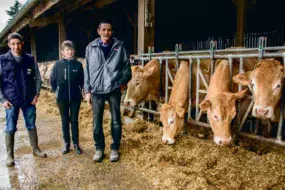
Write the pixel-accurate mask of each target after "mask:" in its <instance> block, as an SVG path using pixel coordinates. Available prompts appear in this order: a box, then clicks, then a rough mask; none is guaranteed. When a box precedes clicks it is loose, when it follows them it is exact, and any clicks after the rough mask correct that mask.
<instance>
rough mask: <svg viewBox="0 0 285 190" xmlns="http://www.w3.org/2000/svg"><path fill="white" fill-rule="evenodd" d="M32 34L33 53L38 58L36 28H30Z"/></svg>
mask: <svg viewBox="0 0 285 190" xmlns="http://www.w3.org/2000/svg"><path fill="white" fill-rule="evenodd" d="M30 36H31V53H32V55H33V56H34V57H35V60H37V44H36V37H35V31H34V29H32V28H30Z"/></svg>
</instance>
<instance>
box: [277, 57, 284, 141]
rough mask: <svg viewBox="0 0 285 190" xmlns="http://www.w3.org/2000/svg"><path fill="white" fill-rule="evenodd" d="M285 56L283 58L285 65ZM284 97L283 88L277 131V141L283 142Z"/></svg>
mask: <svg viewBox="0 0 285 190" xmlns="http://www.w3.org/2000/svg"><path fill="white" fill-rule="evenodd" d="M284 61H285V55H284V57H283V64H285V62H284ZM283 67H284V66H283ZM284 95H285V88H284V86H283V89H282V94H281V101H280V102H281V103H280V118H279V123H278V130H277V141H279V142H281V141H282V125H283V119H284V104H285V102H284Z"/></svg>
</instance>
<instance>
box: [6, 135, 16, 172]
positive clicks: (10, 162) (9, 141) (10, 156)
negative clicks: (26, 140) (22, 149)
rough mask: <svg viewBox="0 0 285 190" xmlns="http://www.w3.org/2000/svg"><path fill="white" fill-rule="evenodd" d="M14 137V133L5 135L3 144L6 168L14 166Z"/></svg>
mask: <svg viewBox="0 0 285 190" xmlns="http://www.w3.org/2000/svg"><path fill="white" fill-rule="evenodd" d="M14 137H15V133H11V134H10V133H5V142H6V150H7V159H6V166H7V167H11V166H14V165H15V162H14Z"/></svg>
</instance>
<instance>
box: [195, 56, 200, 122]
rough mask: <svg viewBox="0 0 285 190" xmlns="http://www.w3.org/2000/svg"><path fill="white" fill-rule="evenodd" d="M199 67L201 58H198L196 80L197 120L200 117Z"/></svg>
mask: <svg viewBox="0 0 285 190" xmlns="http://www.w3.org/2000/svg"><path fill="white" fill-rule="evenodd" d="M199 69H200V59H197V75H196V77H197V80H196V83H197V84H196V85H197V86H196V114H195V117H196V120H197V118H198V114H199V89H200V76H199Z"/></svg>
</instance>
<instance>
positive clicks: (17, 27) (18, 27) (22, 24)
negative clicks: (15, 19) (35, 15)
mask: <svg viewBox="0 0 285 190" xmlns="http://www.w3.org/2000/svg"><path fill="white" fill-rule="evenodd" d="M31 20H32V18H31V16H30V15H28V16H26V17H24V18H23V19H22V21H21V22H19V23H18V24H16V25H15V26H14V27H13V28H12V32H18V31H20V30H21V29H22V28H24V27H25V26H26V25H27V24H29V22H31Z"/></svg>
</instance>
